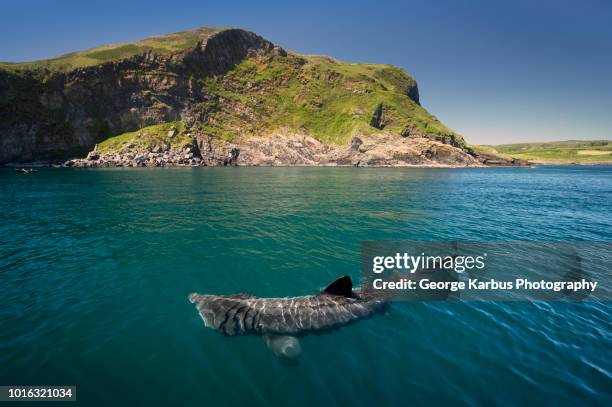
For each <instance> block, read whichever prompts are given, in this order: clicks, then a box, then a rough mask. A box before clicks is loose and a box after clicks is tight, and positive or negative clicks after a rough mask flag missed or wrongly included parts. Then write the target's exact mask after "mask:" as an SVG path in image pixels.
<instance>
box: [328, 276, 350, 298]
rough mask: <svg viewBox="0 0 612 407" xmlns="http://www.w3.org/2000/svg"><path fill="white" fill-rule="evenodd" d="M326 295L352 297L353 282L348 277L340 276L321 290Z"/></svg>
mask: <svg viewBox="0 0 612 407" xmlns="http://www.w3.org/2000/svg"><path fill="white" fill-rule="evenodd" d="M323 292H324V293H326V294H333V295H342V296H344V297H352V296H353V282H352V281H351V277H350V276H342V277H340V278H339V279H337V280H335V281H334V282H333V283H331V284H330V285H328V286H327V287H325V289H324V290H323Z"/></svg>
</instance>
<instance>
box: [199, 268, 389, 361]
mask: <svg viewBox="0 0 612 407" xmlns="http://www.w3.org/2000/svg"><path fill="white" fill-rule="evenodd" d="M388 300H389V298H387V297H385V295H384V294H382V293H380V292H373V291H366V290H362V289H360V288H357V289H353V282H352V281H351V278H350V277H349V276H343V277H340V278H339V279H337V280H335V281H334V282H332V283H331V284H329V285H328V286H327V287H326V288H325V289H323V290H322V291H321V292H319V293H317V294H314V295H306V296H302V297H286V298H257V297H254V296H252V295H247V294H235V295H203V294H197V293H192V294H189V301H191V302H192V303H193V304H195V306H196V308H197V309H198V312H199V313H200V316H201V317H202V319H203V320H204V324H205V325H206V326H207V327H209V328H212V329H214V330H216V331H218V332H221V333H223V334H224V335H227V336H238V335H261V336H263V337H264V339H265V342H266V345H267V346H268V348H269V349H270V350H272V352H274V354H275V355H277V356H283V357H288V358H294V357H297V356H299V354H300V352H301V348H300V343H299V341H298V339H297V338H298V337H299V336H304V335H308V334H312V333H321V332H324V331H328V330H332V329H337V328H340V327H342V326H344V325H347V324H349V323H351V322H354V321H357V320H359V319H364V318H368V317H370V316H372V315H374V314H376V313H380V312H383V311H384V310H385V309H386V307H387V305H388Z"/></svg>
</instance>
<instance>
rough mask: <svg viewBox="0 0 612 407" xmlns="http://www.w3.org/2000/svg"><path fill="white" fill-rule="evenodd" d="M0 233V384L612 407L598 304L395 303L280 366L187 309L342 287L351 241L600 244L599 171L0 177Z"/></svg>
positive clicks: (355, 260)
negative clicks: (197, 300) (223, 298)
mask: <svg viewBox="0 0 612 407" xmlns="http://www.w3.org/2000/svg"><path fill="white" fill-rule="evenodd" d="M0 236H1V241H0V290H1V293H0V385H17V384H21V385H25V384H35V385H44V384H47V385H50V384H55V385H76V386H77V398H78V403H77V404H79V405H87V406H95V405H121V404H126V405H145V404H146V405H168V404H179V405H221V404H223V405H244V404H247V403H248V404H250V405H262V406H277V405H298V406H299V405H313V404H326V405H348V404H349V403H350V405H367V406H371V405H379V406H389V405H408V404H417V405H418V404H442V403H453V404H463V405H476V404H479V405H490V404H499V405H517V404H524V405H553V404H554V405H576V404H598V405H612V354H611V350H612V323H611V319H610V311H611V309H612V307H611V305H610V303H606V302H603V303H602V302H594V301H590V302H580V303H559V302H557V303H543V302H540V303H527V302H514V303H495V302H464V303H441V302H421V303H396V304H393V305H392V307H391V310H390V313H389V314H388V315H381V316H377V317H374V318H372V319H369V320H366V321H361V322H358V323H356V324H353V325H351V326H348V327H345V328H343V329H341V330H339V331H337V332H333V333H330V334H325V335H319V336H308V337H306V338H303V339H301V343H302V350H303V354H302V356H301V358H300V360H299V362H298V363H297V364H287V363H283V362H282V361H280V360H279V359H277V358H276V357H275V356H273V355H272V353H270V352H269V351H268V350H267V349H266V348H265V345H264V343H263V340H262V339H261V338H259V337H240V338H224V337H223V336H221V335H220V334H218V333H216V332H213V331H211V330H210V329H208V328H205V327H204V326H203V324H202V321H201V320H200V318H199V316H198V315H197V313H196V311H195V309H194V307H193V306H192V305H191V304H190V303H189V302H188V301H187V294H188V293H190V292H193V291H198V292H202V293H219V294H230V293H238V292H248V293H251V294H255V295H259V296H293V295H301V294H310V293H313V292H316V291H317V290H319V289H320V288H321V287H322V286H324V285H326V284H327V283H328V282H330V281H332V280H333V279H334V278H336V277H338V276H340V275H343V274H350V275H351V276H353V277H354V279H356V280H358V279H359V270H360V265H359V260H360V256H359V250H360V242H361V241H362V240H378V239H384V240H391V239H409V240H419V239H426V240H482V241H489V240H612V168H611V167H603V166H601V167H573V166H568V167H543V168H535V169H534V168H508V169H453V170H450V169H448V170H447V169H439V170H438V169H332V168H197V169H178V168H177V169H125V170H121V169H108V170H102V169H98V170H85V169H61V170H57V169H42V170H41V171H40V172H39V173H36V174H30V175H20V174H16V173H15V172H14V171H13V170H9V169H4V170H1V171H0ZM71 405H74V403H72V404H71Z"/></svg>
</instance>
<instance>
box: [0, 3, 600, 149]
mask: <svg viewBox="0 0 612 407" xmlns="http://www.w3.org/2000/svg"><path fill="white" fill-rule="evenodd" d="M203 25H206V26H217V27H219V26H221V27H227V26H233V27H242V28H246V29H249V30H252V31H255V32H257V33H258V34H260V35H262V36H264V37H266V38H268V39H269V40H271V41H273V42H275V43H277V44H280V45H282V46H284V47H285V48H287V49H291V50H294V51H297V52H301V53H311V54H327V55H331V56H334V57H336V58H338V59H341V60H347V61H353V62H377V63H392V64H396V65H399V66H401V67H403V68H404V69H406V70H407V71H408V72H410V73H411V74H413V75H414V76H415V77H416V79H417V81H418V82H419V88H420V91H421V101H422V104H423V105H424V106H425V107H426V108H427V109H428V110H429V111H430V112H432V113H433V114H435V115H437V116H438V117H439V118H440V120H442V121H443V122H444V123H445V124H447V125H448V126H450V127H452V128H453V129H455V130H456V131H458V132H460V133H461V134H463V135H464V136H465V137H466V139H467V140H468V141H469V142H472V143H505V142H520V141H540V140H563V139H612V2H610V1H607V0H600V1H595V0H584V1H578V0H575V1H566V0H555V1H548V0H534V1H522V0H513V1H459V0H448V1H433V0H432V1H420V2H413V1H399V0H398V1H387V0H376V1H364V2H362V1H360V0H353V1H347V2H334V1H331V0H327V1H318V0H309V1H302V2H297V1H296V2H293V1H265V0H260V1H252V2H244V1H240V0H234V1H222V0H215V1H207V0H197V1H180V0H165V1H157V0H147V1H128V0H123V1H116V0H106V1H103V2H94V1H83V0H80V1H72V0H65V1H52V0H48V1H40V0H39V1H31V0H20V1H3V2H2V7H1V15H0V38H1V40H0V60H3V61H27V60H34V59H44V58H49V57H53V56H57V55H60V54H63V53H66V52H70V51H75V50H81V49H86V48H91V47H94V46H97V45H102V44H105V43H114V42H125V41H132V40H137V39H141V38H144V37H147V36H151V35H155V34H163V33H169V32H175V31H183V30H186V29H191V28H195V27H199V26H203Z"/></svg>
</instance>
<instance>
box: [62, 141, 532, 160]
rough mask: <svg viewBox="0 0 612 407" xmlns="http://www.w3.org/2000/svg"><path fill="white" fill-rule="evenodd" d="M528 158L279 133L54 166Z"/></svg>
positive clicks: (434, 144)
mask: <svg viewBox="0 0 612 407" xmlns="http://www.w3.org/2000/svg"><path fill="white" fill-rule="evenodd" d="M528 164H529V163H528V162H526V161H523V160H506V159H503V158H500V157H498V156H493V155H491V156H487V155H482V154H478V153H476V152H473V151H465V150H464V149H462V148H460V147H458V146H453V145H450V144H445V143H444V142H443V140H432V139H429V138H427V137H408V138H407V137H403V136H398V135H393V134H386V135H377V136H375V137H371V136H368V137H353V138H352V140H351V145H350V146H334V145H329V144H323V143H321V142H319V141H318V140H316V139H314V138H312V137H310V136H308V135H296V134H292V135H288V134H275V135H273V136H271V137H265V138H261V137H253V138H251V139H248V140H246V141H244V142H241V143H231V142H227V141H223V140H219V139H213V138H210V137H205V136H197V137H194V138H193V139H192V141H191V143H189V144H186V145H183V146H175V147H169V146H160V145H156V146H154V147H152V148H150V149H147V150H139V151H134V150H129V149H128V150H127V151H121V152H110V153H105V152H100V151H98V149H97V146H96V148H94V150H93V151H91V152H90V153H89V154H88V155H87V156H86V157H85V158H76V159H71V160H68V161H65V162H62V163H56V164H54V166H62V167H77V168H111V167H203V166H341V167H487V166H524V165H528Z"/></svg>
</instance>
